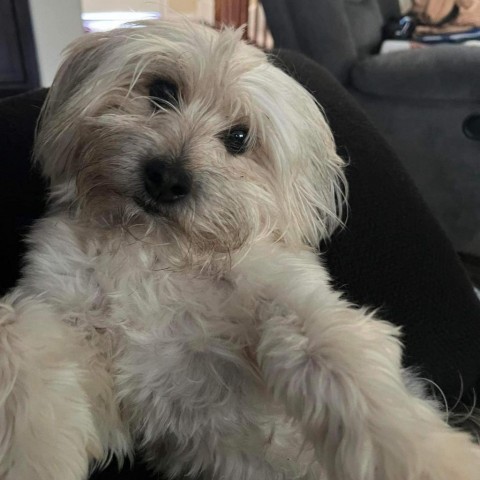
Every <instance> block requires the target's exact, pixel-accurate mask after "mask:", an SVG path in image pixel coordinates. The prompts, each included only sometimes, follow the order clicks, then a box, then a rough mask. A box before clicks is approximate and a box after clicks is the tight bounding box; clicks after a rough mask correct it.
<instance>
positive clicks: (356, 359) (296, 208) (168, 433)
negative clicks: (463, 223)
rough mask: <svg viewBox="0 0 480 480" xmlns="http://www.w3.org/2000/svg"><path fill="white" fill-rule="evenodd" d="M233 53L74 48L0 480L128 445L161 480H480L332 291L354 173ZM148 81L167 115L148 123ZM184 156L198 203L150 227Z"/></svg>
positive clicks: (380, 329) (288, 90)
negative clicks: (165, 167)
mask: <svg viewBox="0 0 480 480" xmlns="http://www.w3.org/2000/svg"><path fill="white" fill-rule="evenodd" d="M240 37H241V32H238V31H237V32H235V31H231V30H228V29H227V30H224V31H222V32H216V31H214V30H211V29H209V28H206V27H203V26H200V25H194V24H190V23H186V22H159V23H152V24H146V25H142V26H140V27H139V28H125V29H119V30H115V31H113V32H109V33H102V34H91V35H87V36H85V37H83V38H81V39H79V40H78V41H77V42H76V43H74V44H73V45H72V46H71V47H70V49H69V50H68V52H67V56H66V60H65V62H64V64H63V66H62V67H61V68H60V71H59V73H58V75H57V77H56V80H55V82H54V84H53V86H52V89H51V90H50V93H49V97H48V100H47V103H46V106H45V107H44V110H43V113H42V119H41V123H40V128H39V132H38V138H37V142H36V158H37V160H38V162H39V163H40V164H41V166H42V168H43V171H44V174H45V175H46V176H47V177H48V178H49V180H50V182H51V205H50V211H49V213H48V215H46V217H45V218H43V219H42V220H40V221H39V222H38V223H37V224H36V226H35V227H34V229H33V231H32V233H31V235H30V237H29V253H28V255H27V259H26V267H25V269H24V271H23V277H22V280H21V281H20V283H19V285H18V286H17V287H16V288H15V289H14V290H12V292H11V293H10V294H8V295H7V296H6V297H5V298H4V299H3V300H2V304H1V306H0V479H2V480H34V479H35V480H82V479H85V478H87V475H88V471H89V468H90V467H91V466H93V465H95V464H98V463H107V462H108V461H109V460H110V459H111V457H112V456H115V457H117V458H119V459H120V460H121V459H124V458H125V457H126V456H129V455H131V454H132V452H133V448H134V445H135V447H136V448H139V449H140V450H141V452H142V453H143V455H144V457H145V458H146V459H147V461H148V462H149V465H150V466H151V468H152V469H154V470H155V469H156V470H162V471H164V472H166V473H167V474H169V475H171V476H177V475H178V476H180V475H185V474H186V475H192V476H195V475H197V474H202V475H203V478H206V479H212V480H220V479H228V480H257V479H262V480H293V479H304V480H314V479H322V480H323V479H328V480H479V479H480V454H479V450H478V447H477V446H476V445H474V444H473V443H472V442H471V441H470V438H469V437H468V435H467V434H465V433H461V432H460V431H455V430H453V429H452V428H450V427H448V426H447V425H446V424H445V423H444V421H443V418H442V414H441V413H440V412H439V411H437V410H436V408H435V406H434V405H433V403H430V402H428V401H427V400H425V399H422V398H421V395H420V394H418V393H417V394H416V393H413V392H412V389H409V388H407V386H406V382H407V380H408V383H411V381H412V380H411V379H407V378H406V374H405V372H403V370H402V367H401V343H400V340H399V332H398V330H397V329H396V328H395V327H393V326H392V325H390V324H388V323H386V322H383V321H381V320H380V319H377V318H375V316H374V315H372V314H370V313H368V312H367V311H366V310H365V309H362V308H356V307H353V306H351V305H349V304H348V303H347V302H346V301H345V300H343V299H342V298H341V296H340V295H339V294H338V293H337V292H335V291H334V290H333V289H332V287H331V286H330V281H329V277H328V273H327V272H326V270H325V268H324V267H323V266H322V264H321V262H320V261H319V259H318V256H317V254H316V253H314V249H315V247H316V246H317V245H318V243H319V241H320V239H322V238H325V237H327V236H328V235H329V233H330V232H331V231H332V230H333V229H334V228H335V226H336V225H337V224H338V218H339V216H340V213H341V212H340V207H341V204H342V198H343V194H344V192H345V186H344V176H343V171H342V168H343V164H342V161H341V160H340V158H339V157H338V156H337V155H336V152H335V145H334V142H333V138H332V135H331V132H330V130H329V128H328V125H327V123H326V122H325V119H324V117H323V115H322V113H321V111H320V109H319V108H318V106H317V105H316V104H315V101H314V100H313V98H312V97H311V96H310V94H308V93H307V92H306V91H305V90H304V89H303V88H302V87H301V86H300V85H299V84H298V83H296V82H295V81H294V80H293V79H291V78H290V77H288V76H287V75H286V74H284V73H282V72H281V71H280V70H279V69H277V68H275V67H274V66H272V65H271V64H270V63H269V62H268V61H267V57H266V55H265V54H264V53H262V52H261V51H259V50H257V49H255V48H254V47H251V46H248V45H246V44H244V43H243V42H242V41H240ZM157 78H164V79H167V80H169V81H170V82H172V83H175V84H176V85H177V86H178V90H179V92H180V99H179V102H178V104H177V105H170V107H169V108H168V107H165V108H163V107H162V108H160V109H157V110H155V109H154V108H153V106H152V99H151V98H149V85H150V84H151V83H152V82H153V81H154V80H155V79H157ZM236 125H245V126H247V127H248V131H249V134H248V135H249V146H248V148H247V150H246V152H245V153H243V154H241V155H232V154H229V153H228V152H227V150H226V148H225V145H224V144H223V143H222V134H223V132H225V131H228V130H229V129H231V128H233V127H235V126H236ZM366 141H368V139H366ZM180 156H182V158H183V159H184V162H185V165H186V167H185V168H187V169H188V170H189V172H190V173H191V175H192V178H193V187H192V193H191V195H190V196H189V198H188V199H186V200H185V201H182V202H178V203H175V204H172V205H168V206H164V205H163V206H155V208H157V211H156V213H154V214H152V213H146V211H145V209H144V208H142V207H141V206H139V205H138V202H136V201H135V199H138V198H139V197H141V196H142V195H143V193H144V192H143V188H144V186H143V182H142V176H141V171H142V165H143V164H144V162H145V161H146V160H147V159H149V158H152V157H162V158H165V157H168V158H178V157H180ZM152 208H153V207H152ZM150 212H151V210H150Z"/></svg>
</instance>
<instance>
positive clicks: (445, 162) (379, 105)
mask: <svg viewBox="0 0 480 480" xmlns="http://www.w3.org/2000/svg"><path fill="white" fill-rule="evenodd" d="M350 91H351V93H353V94H354V96H355V97H356V98H357V100H358V101H359V102H360V103H361V104H362V106H363V107H364V109H365V110H366V111H367V113H368V114H369V115H370V117H371V118H372V119H373V120H374V122H375V124H376V125H378V126H379V127H381V129H382V133H383V134H384V135H385V137H386V138H387V140H388V141H389V142H390V144H391V145H392V146H393V147H394V150H395V151H396V152H397V154H398V155H399V157H400V158H401V160H402V163H403V164H404V166H405V168H406V169H407V171H408V172H409V173H410V175H411V177H412V178H413V180H414V182H415V184H416V185H417V187H418V189H419V191H420V192H421V193H422V196H423V198H424V200H425V201H426V203H427V204H428V206H429V207H430V209H431V210H432V212H433V213H434V215H435V216H436V217H437V219H438V220H439V222H440V224H441V225H442V227H443V229H444V230H445V232H446V233H447V236H448V237H449V238H450V240H451V242H452V243H453V245H454V247H455V249H456V250H457V251H459V252H464V253H469V254H472V255H476V256H480V142H477V141H474V140H468V139H467V138H465V136H464V135H463V132H462V122H463V120H464V119H465V118H466V117H467V115H469V114H470V113H471V112H472V109H475V107H474V106H473V105H472V103H471V102H465V101H456V102H439V101H434V100H418V99H411V100H404V99H398V98H393V97H392V98H389V97H382V96H378V95H366V94H364V93H360V92H356V91H355V90H350ZM476 108H477V111H479V112H480V103H477V104H476Z"/></svg>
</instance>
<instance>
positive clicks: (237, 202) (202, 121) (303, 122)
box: [36, 21, 343, 252]
mask: <svg viewBox="0 0 480 480" xmlns="http://www.w3.org/2000/svg"><path fill="white" fill-rule="evenodd" d="M240 37H241V32H238V31H237V32H234V31H231V30H224V31H222V32H217V31H215V30H213V29H210V28H207V27H204V26H201V25H195V24H190V23H187V22H166V21H161V22H158V23H153V24H146V25H144V26H141V27H140V28H124V29H119V30H115V31H112V32H109V33H105V34H104V33H102V34H90V35H86V36H84V37H82V38H81V39H80V40H78V41H77V42H76V43H74V44H73V45H72V46H71V47H70V49H69V50H68V52H67V58H66V60H65V62H64V64H63V65H62V67H61V68H60V71H59V72H58V74H57V77H56V79H55V81H54V84H53V86H52V88H51V91H50V94H49V98H48V100H47V103H46V106H45V107H44V112H43V115H42V120H41V124H40V129H39V134H38V137H37V142H36V157H37V158H38V159H39V161H40V162H41V164H42V167H43V170H44V173H45V174H46V175H47V176H48V177H49V178H50V180H51V184H52V192H53V201H54V202H57V203H58V204H59V205H65V206H66V204H69V207H70V208H71V207H72V205H74V207H75V211H76V214H78V215H79V216H81V217H82V218H84V219H90V220H94V221H95V222H96V223H97V225H100V224H102V225H103V226H104V227H106V228H118V227H119V226H121V227H124V228H127V229H132V228H134V229H136V231H139V230H142V229H143V232H144V234H145V235H160V236H161V237H162V238H163V239H170V240H171V239H174V240H175V242H174V243H175V244H176V245H178V248H183V249H184V250H185V251H190V252H191V251H192V250H193V251H195V252H230V251H232V250H235V249H238V248H240V247H242V246H244V245H248V243H249V242H252V241H256V240H259V239H261V238H267V237H270V238H274V239H276V240H278V239H283V241H285V242H289V243H291V244H300V243H305V242H307V243H311V244H313V245H314V244H315V243H316V242H317V241H318V240H319V238H321V237H322V236H324V235H326V234H327V233H328V232H329V231H330V230H331V228H332V227H333V226H334V224H335V221H336V218H337V217H336V215H337V207H338V204H339V198H340V185H341V183H342V179H343V177H342V170H341V167H342V162H341V160H340V159H339V158H338V156H337V155H336V153H335V148H334V143H333V140H332V136H331V133H330V130H329V128H328V126H327V125H326V122H325V120H324V118H323V116H322V114H321V112H320V110H319V109H318V107H317V105H316V104H315V102H314V100H313V99H312V97H311V96H310V95H309V94H308V93H307V92H306V91H305V90H304V89H303V88H302V87H301V86H300V85H299V84H298V83H296V82H295V81H294V80H293V79H291V78H290V77H288V76H287V75H286V74H284V73H283V72H282V71H280V70H279V69H278V68H276V67H274V66H273V65H271V64H270V63H269V62H268V60H267V57H266V55H265V54H264V53H263V52H261V51H260V50H258V49H256V48H254V47H252V46H248V45H246V44H245V43H244V42H242V41H241V40H240Z"/></svg>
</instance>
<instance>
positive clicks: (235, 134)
mask: <svg viewBox="0 0 480 480" xmlns="http://www.w3.org/2000/svg"><path fill="white" fill-rule="evenodd" d="M223 143H224V145H225V148H226V149H227V151H228V152H229V153H232V154H234V155H240V154H242V153H245V152H246V151H247V148H248V129H247V128H245V127H234V128H232V129H231V130H229V131H228V132H225V134H224V136H223Z"/></svg>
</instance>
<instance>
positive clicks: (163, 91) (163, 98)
mask: <svg viewBox="0 0 480 480" xmlns="http://www.w3.org/2000/svg"><path fill="white" fill-rule="evenodd" d="M149 95H150V98H151V100H152V103H153V105H154V107H156V108H158V107H162V108H168V107H174V106H176V105H177V104H178V89H177V86H176V85H175V84H173V83H172V82H169V81H168V80H163V79H158V80H156V81H155V82H153V83H152V84H151V85H150V90H149Z"/></svg>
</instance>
